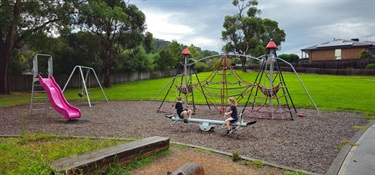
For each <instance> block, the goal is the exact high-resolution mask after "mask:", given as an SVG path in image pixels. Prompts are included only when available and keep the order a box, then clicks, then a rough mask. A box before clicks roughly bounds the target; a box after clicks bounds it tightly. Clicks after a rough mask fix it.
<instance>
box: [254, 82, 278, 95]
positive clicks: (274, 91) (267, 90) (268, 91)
mask: <svg viewBox="0 0 375 175" xmlns="http://www.w3.org/2000/svg"><path fill="white" fill-rule="evenodd" d="M280 88H281V83H279V84H278V85H277V86H276V87H274V88H272V90H271V89H267V88H265V87H263V86H260V87H259V89H260V91H262V93H263V94H264V95H266V96H268V97H271V96H274V95H275V94H277V92H279V90H280Z"/></svg>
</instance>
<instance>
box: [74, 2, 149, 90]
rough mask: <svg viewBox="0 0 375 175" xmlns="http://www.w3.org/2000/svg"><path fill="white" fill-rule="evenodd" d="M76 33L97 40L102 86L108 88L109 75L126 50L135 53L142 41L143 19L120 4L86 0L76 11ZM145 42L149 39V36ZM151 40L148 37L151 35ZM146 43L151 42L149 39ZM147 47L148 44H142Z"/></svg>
mask: <svg viewBox="0 0 375 175" xmlns="http://www.w3.org/2000/svg"><path fill="white" fill-rule="evenodd" d="M78 9H79V10H78V11H79V12H78V16H77V24H78V25H79V26H78V27H79V29H81V30H84V31H89V32H91V33H93V34H94V35H95V36H97V38H98V40H94V41H92V42H96V43H97V44H98V45H99V47H100V50H98V54H99V58H100V59H101V63H102V65H101V66H102V70H103V71H102V72H103V73H104V84H103V85H104V86H105V87H110V85H111V83H110V72H111V69H112V68H113V67H114V66H115V65H116V63H117V61H118V60H119V57H120V53H121V52H122V51H123V50H126V49H136V48H138V46H139V45H141V44H142V43H143V41H144V38H145V36H144V35H143V32H144V30H145V15H144V14H143V13H142V12H141V11H140V10H139V9H138V8H137V7H136V6H135V5H132V4H127V3H126V2H125V1H122V0H87V1H86V2H85V3H82V4H81V5H80V6H79V7H78ZM147 35H148V38H149V34H147ZM151 37H152V35H151ZM146 41H149V42H152V40H151V41H150V40H149V39H147V40H146ZM145 45H146V46H150V45H151V44H150V43H146V44H145Z"/></svg>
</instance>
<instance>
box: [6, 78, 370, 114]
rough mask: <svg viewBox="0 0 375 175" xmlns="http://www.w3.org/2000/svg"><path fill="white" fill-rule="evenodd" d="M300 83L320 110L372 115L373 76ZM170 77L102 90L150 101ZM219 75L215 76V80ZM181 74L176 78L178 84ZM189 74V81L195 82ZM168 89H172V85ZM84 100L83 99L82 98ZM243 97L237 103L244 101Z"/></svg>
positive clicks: (294, 84) (15, 99)
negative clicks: (190, 78)
mask: <svg viewBox="0 0 375 175" xmlns="http://www.w3.org/2000/svg"><path fill="white" fill-rule="evenodd" d="M237 73H238V74H239V76H240V77H241V78H242V79H244V80H245V81H248V82H250V83H253V82H254V80H255V77H256V75H257V72H247V73H243V72H240V71H237ZM210 74H211V72H205V73H200V74H198V75H199V80H200V81H203V80H204V79H206V78H207V77H208V76H209V75H210ZM299 76H300V78H301V80H302V82H303V83H304V85H305V87H306V88H307V90H308V92H309V93H310V95H311V97H312V99H313V100H314V102H315V103H316V105H317V107H318V108H319V109H320V110H345V111H357V112H363V113H366V114H375V106H374V105H373V104H374V101H375V77H374V76H332V75H317V74H299ZM283 77H284V80H285V83H286V85H287V88H288V90H289V92H290V95H291V97H292V100H293V102H294V104H295V105H296V107H297V108H300V107H307V108H314V105H313V104H312V102H311V101H310V99H309V97H308V96H307V94H306V92H305V90H304V89H303V88H302V86H301V84H300V82H299V80H298V79H297V76H296V75H295V74H294V73H289V72H283ZM172 78H173V77H169V78H162V79H154V80H144V81H137V82H129V83H123V84H115V85H113V86H112V87H111V88H105V89H104V91H105V93H106V95H107V97H108V99H109V100H151V99H153V98H154V97H155V96H156V95H157V94H158V93H159V92H160V91H161V90H162V89H163V88H164V87H165V86H166V85H167V84H168V83H169V82H170V81H171V80H172ZM220 78H221V77H216V79H217V80H219V79H220ZM227 79H228V81H230V82H233V81H235V79H234V78H233V77H230V76H227ZM180 81H181V77H177V78H176V83H177V84H178V83H180ZM196 82H197V81H196V78H195V77H193V83H196ZM168 89H169V86H168V87H166V89H165V90H164V91H163V92H162V93H161V94H160V95H159V96H157V98H156V100H162V99H163V97H164V94H165V92H166V91H167V90H168ZM172 89H175V87H174V86H173V87H172ZM89 91H90V99H91V100H104V96H103V94H102V92H101V90H100V88H90V89H89ZM78 92H79V91H78V89H67V90H66V91H65V92H64V95H65V97H66V98H67V99H68V100H78V99H79V97H78V95H77V94H78ZM30 95H31V94H30V92H28V93H26V92H17V93H12V95H1V96H0V98H1V99H0V107H1V106H11V105H17V104H23V103H30ZM176 95H177V93H176V91H175V90H174V91H171V93H170V94H169V96H168V98H167V100H168V101H174V100H175V97H176ZM246 98H247V97H246ZM83 100H85V99H83ZM194 100H195V103H198V104H199V103H200V104H204V103H205V100H204V98H203V95H202V94H201V93H200V92H199V91H194ZM245 101H246V100H242V101H241V102H240V103H242V104H244V103H245Z"/></svg>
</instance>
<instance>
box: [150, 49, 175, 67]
mask: <svg viewBox="0 0 375 175" xmlns="http://www.w3.org/2000/svg"><path fill="white" fill-rule="evenodd" d="M158 55H159V56H158V57H156V58H155V60H154V61H155V64H156V67H157V69H158V70H168V69H172V68H174V67H175V66H176V63H177V59H176V57H174V56H173V54H172V53H171V51H170V50H169V49H162V50H160V51H159V52H158Z"/></svg>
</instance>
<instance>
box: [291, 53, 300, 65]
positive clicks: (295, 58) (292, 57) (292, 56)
mask: <svg viewBox="0 0 375 175" xmlns="http://www.w3.org/2000/svg"><path fill="white" fill-rule="evenodd" d="M289 57H290V59H291V62H292V63H298V62H299V56H298V55H296V54H294V53H292V54H289Z"/></svg>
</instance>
